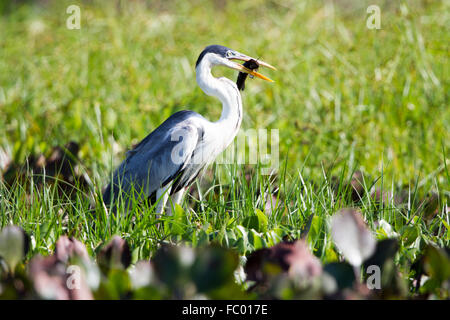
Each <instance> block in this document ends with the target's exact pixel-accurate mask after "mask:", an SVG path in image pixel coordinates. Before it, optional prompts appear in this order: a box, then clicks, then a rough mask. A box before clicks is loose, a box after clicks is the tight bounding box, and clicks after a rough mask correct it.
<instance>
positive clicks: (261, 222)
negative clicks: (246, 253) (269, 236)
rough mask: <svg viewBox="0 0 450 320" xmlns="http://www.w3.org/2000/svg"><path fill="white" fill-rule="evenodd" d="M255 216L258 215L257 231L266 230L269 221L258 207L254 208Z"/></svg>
mask: <svg viewBox="0 0 450 320" xmlns="http://www.w3.org/2000/svg"><path fill="white" fill-rule="evenodd" d="M255 213H256V216H257V217H258V231H259V232H266V231H267V226H268V225H269V221H268V219H267V216H266V215H265V214H264V212H262V211H261V210H259V209H256V211H255Z"/></svg>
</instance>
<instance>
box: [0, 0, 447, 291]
mask: <svg viewBox="0 0 450 320" xmlns="http://www.w3.org/2000/svg"><path fill="white" fill-rule="evenodd" d="M373 2H375V4H379V5H380V7H381V14H382V15H381V17H382V29H380V30H369V29H367V28H366V21H365V19H366V17H367V14H366V8H367V7H368V5H369V4H374V3H373ZM15 3H16V4H15V5H14V4H10V5H3V4H2V6H1V7H0V10H2V11H1V14H2V15H1V16H0V29H1V32H2V37H1V38H0V115H1V117H0V130H1V132H2V133H3V134H2V135H1V136H0V172H1V174H2V180H1V182H0V229H3V231H2V232H3V233H2V234H4V237H6V234H7V232H6V231H4V230H9V229H5V228H6V227H7V226H10V225H16V226H20V227H21V228H22V229H23V230H24V231H25V233H26V234H27V236H24V237H25V238H24V239H29V246H28V247H27V250H23V252H25V256H24V257H22V255H21V254H20V255H18V258H17V259H16V260H18V261H17V263H14V265H15V266H14V267H13V268H12V267H11V262H10V261H9V259H10V258H8V259H6V258H5V256H6V254H5V252H3V254H2V251H1V248H2V243H0V256H2V257H3V258H2V259H1V263H0V265H1V270H2V271H1V273H0V279H1V280H0V283H1V285H0V297H6V298H8V297H9V298H11V297H22V298H31V297H41V298H55V297H60V296H51V295H49V296H46V295H45V294H42V292H40V291H39V287H38V286H36V279H38V278H39V277H40V276H42V273H36V272H37V271H36V270H41V271H42V270H44V271H42V272H44V273H45V272H49V273H51V272H53V271H51V272H50V271H48V270H53V269H51V268H53V267H54V266H68V265H70V264H77V263H78V264H83V263H84V262H80V261H79V260H80V259H79V257H78V256H82V257H84V258H83V259H85V260H83V261H85V263H87V264H88V265H89V266H91V267H92V268H93V270H94V271H92V272H94V274H97V276H98V279H99V280H98V281H97V282H96V284H97V285H96V286H90V287H89V290H88V291H89V292H90V294H91V296H84V297H96V298H119V297H120V298H189V297H190V298H192V297H200V296H201V295H206V296H207V297H209V298H218V297H221V298H227V297H231V296H233V297H244V298H255V297H259V298H261V297H263V298H267V297H269V298H286V299H288V298H324V297H325V298H352V297H355V298H371V297H382V298H406V297H414V298H448V296H449V293H448V290H449V281H448V277H449V270H450V267H449V262H448V261H449V253H448V249H445V248H448V247H449V243H450V227H449V226H450V220H449V194H450V190H449V186H450V173H449V169H448V166H449V161H448V149H449V145H448V141H450V133H449V130H448V128H449V127H450V109H449V108H448V92H449V90H448V88H449V85H448V76H447V75H448V74H449V71H450V70H449V69H448V63H446V62H447V61H448V48H447V46H446V42H448V41H447V40H446V39H447V38H448V31H449V30H448V23H446V20H448V19H447V18H446V12H448V4H447V3H446V2H445V1H432V2H428V1H409V2H398V3H397V2H396V3H395V4H393V3H390V2H388V1H386V2H383V1H371V2H370V3H365V2H364V1H358V3H357V4H356V3H353V2H346V1H342V2H339V3H337V2H331V1H286V2H283V3H281V2H277V1H239V2H234V1H215V2H211V3H210V2H203V1H194V2H187V1H164V2H153V3H152V4H144V3H143V2H140V1H135V2H131V3H128V2H124V1H116V2H115V3H114V5H112V4H111V3H110V2H96V3H94V4H92V3H88V2H86V3H85V2H81V3H80V6H81V10H82V11H81V14H82V24H81V29H80V30H68V29H67V28H66V19H67V17H68V15H67V14H66V12H65V10H66V8H67V6H68V5H69V4H72V3H69V2H67V3H66V2H65V1H50V2H47V3H44V2H43V3H35V4H30V3H27V2H26V1H25V2H23V3H22V2H21V1H18V2H15ZM108 3H109V4H108ZM261 30H264V32H261ZM211 43H220V44H224V45H227V46H229V47H231V48H233V49H236V50H239V51H241V52H243V53H248V54H250V55H252V56H261V57H262V58H264V60H265V61H267V62H269V63H271V64H274V65H275V66H277V68H278V71H277V72H274V73H271V74H270V76H271V78H274V80H275V81H276V83H275V84H274V85H268V84H267V83H263V82H262V81H261V82H259V81H257V80H254V81H250V80H249V81H248V82H247V88H246V91H244V93H243V102H244V120H243V126H242V128H243V130H246V129H258V128H264V129H278V130H279V135H280V143H279V154H280V163H279V167H278V168H275V169H276V170H275V171H274V173H273V174H272V175H263V174H261V169H262V166H263V165H262V164H258V165H245V166H244V165H238V164H227V165H222V164H220V165H219V164H217V165H213V166H211V167H210V168H208V170H207V171H206V172H205V175H204V176H203V178H202V179H200V180H199V181H198V182H197V183H195V184H194V185H193V186H192V188H191V190H190V192H189V195H188V196H187V197H186V199H185V201H184V203H183V204H182V206H180V207H177V210H176V212H175V214H174V215H173V216H172V217H167V216H164V217H162V218H161V219H160V220H159V221H157V220H156V219H155V214H154V208H153V207H152V205H151V204H149V203H143V204H142V203H138V201H136V203H135V207H136V208H135V210H134V211H133V213H132V214H129V215H125V214H123V213H122V212H120V210H119V214H118V215H110V214H108V211H107V209H106V208H105V207H104V206H103V205H102V201H101V190H102V187H104V185H105V184H106V182H107V180H108V179H109V175H110V172H111V170H112V168H113V167H114V166H116V165H117V164H118V163H119V162H120V161H121V160H122V159H123V157H124V152H125V151H126V150H127V149H128V148H130V147H131V146H132V145H133V144H135V143H137V142H138V141H139V140H140V139H142V138H143V137H144V136H145V135H146V134H147V133H148V132H150V131H151V130H152V129H154V128H155V127H156V126H157V125H159V124H160V123H161V122H162V121H163V120H165V119H166V118H167V117H168V116H169V115H170V114H172V113H174V112H176V111H178V110H182V109H191V110H195V111H197V112H199V113H202V114H204V115H205V116H206V117H208V118H210V119H216V118H218V117H219V115H220V111H221V110H220V105H219V103H218V102H217V101H215V100H214V99H212V98H209V97H207V96H205V95H204V94H203V92H201V90H200V89H199V88H198V87H197V86H196V84H195V75H194V67H193V66H194V63H195V60H196V58H197V55H198V54H199V52H200V51H201V50H202V49H203V47H204V46H206V45H207V44H211ZM215 74H216V75H225V76H227V77H229V78H232V79H235V78H236V76H237V75H236V74H235V73H233V72H230V71H227V70H217V71H215ZM71 141H72V142H71ZM69 142H70V143H69ZM57 146H59V147H57ZM349 207H355V208H359V209H358V210H359V212H360V213H358V215H361V216H362V217H363V218H364V220H365V223H366V224H367V227H368V228H369V229H370V230H372V232H373V234H374V236H375V237H376V238H377V240H378V245H377V248H378V247H380V248H384V249H383V250H382V249H380V250H381V251H382V252H383V253H384V255H383V258H379V256H376V254H377V251H375V252H371V255H370V256H366V257H365V258H364V259H363V260H364V261H366V260H369V261H372V262H373V261H374V260H373V259H375V258H374V257H378V260H376V261H377V264H380V267H382V270H383V274H385V276H384V278H383V280H382V289H381V291H377V290H375V291H367V290H366V291H364V290H365V289H362V288H361V286H362V284H364V283H365V280H366V278H367V276H368V275H367V274H366V271H367V270H366V268H365V266H364V264H361V265H357V266H351V265H350V264H348V263H349V262H350V260H351V258H350V260H349V256H348V255H346V254H345V250H344V251H343V250H342V248H341V247H340V246H339V245H338V244H337V243H336V241H334V240H333V239H332V222H331V221H332V217H333V216H334V215H335V214H336V213H337V212H338V211H340V210H341V209H343V208H349ZM158 222H160V223H159V225H158ZM13 230H15V231H14V232H13V234H14V235H17V237H18V238H20V237H21V236H18V235H19V234H22V232H21V231H20V232H19V231H17V230H19V229H13ZM8 234H9V232H8ZM64 235H67V236H69V237H73V239H70V240H69V239H66V238H64V237H63V236H64ZM114 236H119V237H120V239H122V240H120V241H119V240H118V239H119V238H114V239H116V242H118V243H119V242H120V243H121V245H120V246H119V247H120V248H123V247H124V246H125V245H124V244H123V242H121V241H126V247H127V248H128V249H129V259H128V260H127V261H128V262H127V263H122V262H121V263H116V262H114V261H113V262H111V260H110V259H111V257H109V258H107V259H106V261H107V262H102V259H103V260H105V257H103V258H102V257H101V255H102V254H101V252H102V250H103V249H102V248H105V246H106V245H107V244H108V243H109V242H110V241H111V239H113V237H114ZM17 237H16V236H15V237H13V240H8V241H13V242H14V243H15V241H17V240H14V239H17ZM7 238H8V239H10V238H9V237H7ZM5 239H6V238H2V240H3V241H4V242H3V244H5V243H6V240H5ZM58 239H60V241H62V242H61V243H65V245H64V246H66V247H70V246H74V247H77V248H80V247H82V249H80V250H81V251H76V252H75V251H73V250H72V249H71V250H72V251H71V250H69V251H68V252H66V253H65V255H64V257H62V258H61V256H58V254H57V252H56V253H55V249H57V248H58V245H57V241H58ZM61 239H62V240H61ZM74 239H78V240H79V241H80V242H81V243H82V244H81V243H78V242H76V241H75V240H74ZM283 239H284V240H285V241H293V240H298V241H299V242H295V243H297V244H298V243H300V245H293V244H287V245H286V246H287V248H288V249H286V248H285V249H286V250H288V251H289V252H291V251H292V255H294V256H295V254H297V257H301V258H299V259H300V260H302V259H304V260H306V261H310V262H311V264H313V265H314V266H316V268H318V269H320V270H321V271H320V272H318V273H317V274H307V276H306V277H305V275H304V274H303V278H301V280H299V279H298V278H297V277H295V276H294V277H293V276H292V272H290V271H289V270H290V266H291V264H292V263H287V266H286V262H285V260H286V259H285V257H284V256H283V258H281V259H278V258H273V257H274V256H275V257H277V254H276V252H277V251H276V250H277V249H276V248H279V247H274V246H275V245H277V244H279V243H280V242H282V240H283ZM388 239H390V240H388ZM25 242H27V241H25ZM25 242H24V243H25ZM8 243H9V242H8ZM61 243H60V244H61ZM68 243H71V244H68ZM114 243H115V242H114V241H113V244H114ZM380 243H382V244H380ZM173 244H177V245H180V247H178V248H175V247H171V246H170V245H173ZM305 244H306V245H305ZM219 245H220V246H221V247H225V248H227V249H221V248H219V247H218V246H219ZM64 246H63V247H64ZM84 246H85V249H84ZM305 246H306V247H307V248H306V249H305ZM6 247H9V246H6ZM12 247H13V246H12ZM18 247H21V245H20V242H19V245H18ZM112 247H114V245H112ZM200 247H201V248H204V247H206V248H208V249H204V251H202V250H198V249H196V248H200ZM291 247H292V248H291ZM3 248H4V247H3ZM264 248H274V249H270V250H273V251H270V252H269V251H264ZM105 250H107V249H105ZM110 250H112V249H110ZM114 250H115V249H114ZM120 250H122V249H120ZM120 250H119V251H120ZM183 250H184V251H183ZM257 250H262V251H257ZM266 250H269V249H266ZM283 250H284V249H283ZM290 250H291V251H290ZM296 250H298V251H296ZM60 251H61V249H60ZM125 251H126V250H125ZM80 252H81V253H80ZM183 252H184V253H183ZM186 252H188V253H187V256H193V257H194V258H192V259H193V260H192V259H191V260H190V261H191V263H193V264H192V265H190V266H189V267H187V266H185V267H183V266H184V265H185V264H183V262H179V263H178V262H176V263H174V265H176V266H180V268H179V269H170V270H171V273H170V274H163V273H161V272H160V271H161V270H164V269H165V268H166V267H161V266H166V264H168V265H170V264H171V263H172V260H170V259H175V260H177V259H178V258H177V257H185V256H186ZM255 252H259V253H255ZM121 254H123V252H122V251H120V254H119V256H120V255H121ZM378 254H379V252H378ZM39 255H43V256H46V257H47V259H53V260H51V261H50V260H48V265H51V267H49V266H48V265H47V267H48V269H46V268H47V267H45V268H44V267H42V264H44V265H45V263H44V262H42V261H44V260H42V261H40V262H39V260H36V259H41V258H38V257H39ZM99 255H100V256H99ZM125 255H126V254H125ZM258 255H259V257H260V259H259V258H258V259H259V260H258V259H256V258H255V257H258ZM211 256H212V257H216V258H217V260H214V261H213V262H211V261H210V260H208V259H212V258H211ZM94 257H96V259H95V260H96V263H97V264H98V267H97V266H96V264H95V263H93V262H92V261H91V260H92V259H93V258H94ZM174 257H175V258H174ZM251 257H253V258H251ZM261 257H262V258H261ZM314 257H315V258H317V259H318V260H317V261H320V262H317V261H315V260H314ZM372 258H373V259H372ZM148 259H150V261H151V265H152V266H151V267H150V266H149V265H148V264H146V263H139V264H136V263H137V262H138V261H148ZM180 259H181V258H180ZM251 259H253V261H254V259H256V260H257V261H260V262H259V264H257V268H256V269H257V270H259V269H261V270H263V271H261V272H260V273H258V272H256V271H255V270H253V271H252V270H249V269H248V267H247V269H246V270H244V269H241V268H245V267H246V266H247V262H246V261H249V260H250V261H252V260H251ZM292 259H294V260H295V258H292ZM370 259H372V260H370ZM380 259H381V260H380ZM266 260H267V261H269V263H268V265H269V267H267V268H266V269H264V267H263V265H264V263H263V262H264V261H266ZM288 260H290V258H288ZM344 260H345V261H347V262H344ZM33 261H34V263H33ZM36 261H38V262H36ZM86 261H89V262H86ZM168 261H169V262H170V263H169V262H168ZM227 261H228V262H227ZM280 261H281V262H280ZM290 261H291V260H290ZM111 263H113V266H112V267H111V266H110V264H111ZM209 263H213V264H214V263H219V264H220V265H222V266H223V268H224V269H223V270H222V269H220V268H219V269H217V270H215V271H216V273H214V274H203V273H202V272H203V271H204V272H208V271H209V269H207V268H206V267H205V266H208V265H209ZM386 263H387V264H386ZM105 264H106V265H107V267H105V266H104V265H105ZM384 264H386V265H387V266H388V267H383V266H384ZM33 265H34V266H41V268H37V269H36V268H32V266H33ZM138 265H139V266H141V267H142V268H143V269H144V270H147V271H148V270H153V269H152V268H154V271H148V272H154V273H155V278H153V280H152V281H153V282H152V281H150V280H148V281H147V282H146V283H145V284H142V286H140V287H139V286H138V287H139V288H145V290H141V291H139V290H138V287H136V286H134V284H133V283H132V279H135V278H136V277H135V278H133V272H137V271H133V270H138V269H139V268H138ZM272 265H275V267H270V266H272ZM294 265H295V264H294ZM194 266H195V268H194ZM318 266H320V268H319V267H318ZM336 266H337V267H336ZM333 267H335V269H332V268H333ZM57 268H59V267H57ZM135 268H136V269H135ZM155 268H156V269H155ZM158 268H159V269H158ZM183 268H184V269H183ZM202 268H205V269H202ZM125 269H126V270H125ZM354 269H357V270H359V271H361V274H359V271H358V272H356V276H355V270H354ZM158 270H159V271H158ZM202 270H203V271H202ZM300 270H303V269H302V267H300ZM323 270H324V271H323ZM333 270H334V271H333ZM342 270H343V271H342ZM386 270H388V271H386ZM147 271H144V272H147ZM322 271H323V272H322ZM338 271H339V272H340V273H339V272H338ZM385 271H386V272H385ZM252 272H253V273H252ZM36 274H40V276H39V277H38V276H36ZM257 274H264V276H263V277H259V276H257ZM327 274H328V275H331V277H332V278H333V279H335V281H336V283H337V286H336V288H335V291H333V292H331V291H327V290H326V288H327V287H326V285H324V283H325V284H326V283H327V282H326V279H327V276H326V275H327ZM337 274H339V276H338V275H337ZM316 275H319V278H320V279H321V280H320V281H317V280H313V282H310V281H309V280H311V279H318V278H317V277H315V276H316ZM358 275H360V278H358ZM60 276H61V278H60V279H66V278H64V277H67V275H60ZM140 277H141V276H139V277H138V278H140ZM142 277H144V278H145V276H142ZM203 278H208V279H219V280H217V282H213V284H214V285H212V287H207V288H205V287H202V286H203V285H204V284H202V283H200V282H199V281H200V280H201V279H203ZM13 279H16V280H17V279H21V280H20V281H22V285H21V287H17V286H15V284H17V283H18V282H17V281H14V280H13ZM108 279H109V280H108ZM111 279H113V280H111ZM155 279H156V280H155ZM245 279H246V280H247V281H246V280H245ZM305 279H307V280H305ZM324 279H325V280H324ZM348 279H350V280H348ZM393 279H395V281H393ZM20 281H19V282H20ZM58 281H62V280H58ZM305 281H306V282H305ZM331 282H332V281H331ZM38 283H39V281H38ZM186 283H192V285H191V286H185V285H184V284H186ZM318 283H319V284H318ZM180 287H183V288H185V289H186V288H187V289H186V290H188V289H189V288H191V289H189V290H191V291H187V292H185V291H180V289H179V288H180ZM5 288H6V289H5ZM305 288H307V290H306V289H305ZM349 288H350V289H349ZM328 289H329V287H328ZM346 289H347V291H345V290H346ZM64 290H65V289H64ZM64 292H65V291H64ZM236 292H239V293H240V294H242V296H241V295H237V293H236ZM68 294H69V293H68ZM64 297H66V298H67V296H64ZM70 297H72V296H70ZM72 298H73V297H72Z"/></svg>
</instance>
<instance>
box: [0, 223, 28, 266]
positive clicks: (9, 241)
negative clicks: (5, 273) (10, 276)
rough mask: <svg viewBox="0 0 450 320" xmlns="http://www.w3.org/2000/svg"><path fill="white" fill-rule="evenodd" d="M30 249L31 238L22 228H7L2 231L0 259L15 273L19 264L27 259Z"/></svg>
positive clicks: (0, 236)
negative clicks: (26, 255)
mask: <svg viewBox="0 0 450 320" xmlns="http://www.w3.org/2000/svg"><path fill="white" fill-rule="evenodd" d="M28 248H29V238H28V236H27V234H26V233H25V231H23V229H22V228H20V227H17V226H7V227H5V228H3V229H2V230H1V231H0V258H1V259H3V261H4V262H5V263H6V265H7V266H8V269H9V271H10V272H12V273H13V272H14V270H15V268H16V266H17V264H18V263H19V262H21V261H22V259H23V258H24V257H25V254H26V253H27V251H28Z"/></svg>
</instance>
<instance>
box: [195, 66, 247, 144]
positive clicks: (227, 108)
mask: <svg viewBox="0 0 450 320" xmlns="http://www.w3.org/2000/svg"><path fill="white" fill-rule="evenodd" d="M212 67H213V65H211V63H210V62H209V61H208V60H207V59H204V60H203V61H201V62H200V64H199V65H198V66H197V68H196V72H197V83H198V85H199V87H200V88H201V89H202V90H203V92H205V93H206V94H207V95H209V96H213V97H216V98H218V99H219V100H220V101H221V102H222V115H221V116H220V119H219V121H217V122H216V123H217V124H223V125H225V126H226V127H227V128H231V129H232V130H233V131H234V130H236V132H237V130H239V127H240V125H241V122H242V100H241V94H240V93H239V90H238V88H237V86H236V84H235V83H234V82H232V81H231V80H229V79H227V78H219V79H218V78H215V77H214V76H213V75H212V74H211V68H212ZM233 138H234V136H233Z"/></svg>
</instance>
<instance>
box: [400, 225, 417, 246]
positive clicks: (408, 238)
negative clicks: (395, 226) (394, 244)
mask: <svg viewBox="0 0 450 320" xmlns="http://www.w3.org/2000/svg"><path fill="white" fill-rule="evenodd" d="M418 236H419V229H418V228H417V227H416V226H405V227H403V229H402V232H401V237H402V241H403V245H404V246H405V247H408V246H410V245H411V244H413V243H414V241H416V239H417V237H418Z"/></svg>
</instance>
